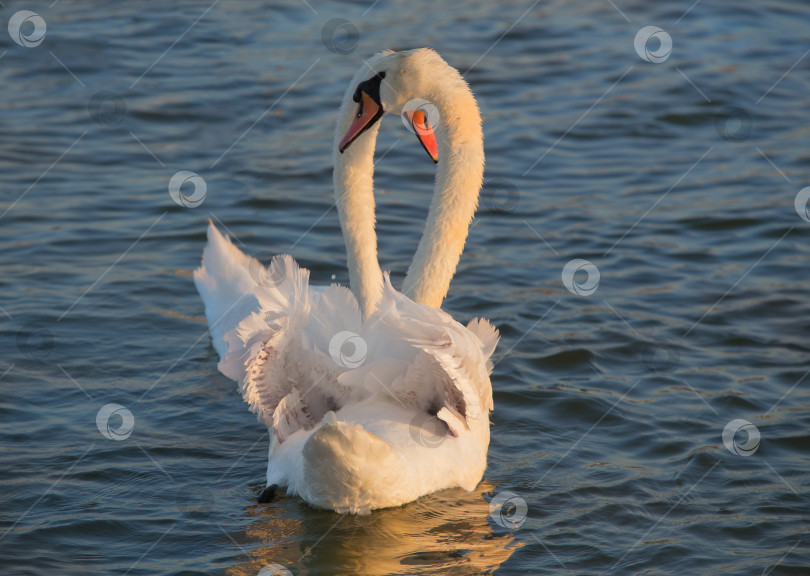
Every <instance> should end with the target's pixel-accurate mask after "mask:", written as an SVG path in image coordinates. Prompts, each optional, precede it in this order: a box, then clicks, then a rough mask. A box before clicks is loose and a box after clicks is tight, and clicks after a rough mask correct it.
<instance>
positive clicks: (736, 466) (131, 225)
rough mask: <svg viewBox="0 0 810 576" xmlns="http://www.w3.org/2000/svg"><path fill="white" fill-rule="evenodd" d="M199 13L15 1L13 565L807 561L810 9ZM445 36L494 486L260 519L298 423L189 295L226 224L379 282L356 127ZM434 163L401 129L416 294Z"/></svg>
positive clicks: (225, 570)
mask: <svg viewBox="0 0 810 576" xmlns="http://www.w3.org/2000/svg"><path fill="white" fill-rule="evenodd" d="M168 4H169V3H166V5H165V6H164V5H163V4H161V3H156V2H155V3H136V2H128V3H123V2H120V3H106V4H101V3H78V2H70V1H68V0H62V1H60V2H56V3H53V4H51V2H42V1H37V0H31V1H20V2H17V1H11V2H9V1H8V0H6V3H5V6H4V7H2V8H0V21H2V27H0V86H2V88H0V93H1V94H2V99H0V130H1V131H2V137H1V138H0V271H2V273H1V274H0V350H2V355H0V390H2V397H0V483H2V490H1V491H0V573H2V574H17V575H23V574H25V575H27V574H46V573H57V574H62V575H88V574H130V575H133V576H135V575H147V574H148V575H151V574H172V575H177V576H179V575H183V576H190V575H195V574H211V575H214V574H234V575H236V574H238V575H254V574H257V573H258V572H259V570H260V569H261V568H262V567H263V566H265V565H270V564H277V565H279V566H283V567H285V569H286V570H289V572H290V573H292V574H294V575H296V576H300V575H313V576H315V575H318V576H321V575H332V574H362V575H372V574H379V575H384V574H420V575H422V574H442V575H448V574H449V575H468V574H469V575H471V574H490V573H494V574H498V575H503V576H506V575H525V574H667V575H669V574H671V575H678V576H681V575H684V574H735V575H737V574H746V575H747V574H751V575H753V574H757V575H759V574H770V575H773V576H777V575H787V574H807V566H810V534H808V533H809V532H810V466H808V465H809V464H810V459H809V458H808V449H809V448H810V432H808V430H810V410H808V408H810V393H808V389H810V376H808V371H810V356H809V355H808V354H809V353H810V320H808V319H810V294H809V293H808V289H807V287H808V276H810V266H808V263H809V262H810V222H808V220H810V216H808V213H807V211H806V204H807V197H808V196H810V193H808V194H806V195H805V194H804V193H802V192H801V191H802V190H803V189H804V188H805V187H806V186H810V172H808V166H809V165H810V112H808V94H810V53H809V52H808V51H809V50H810V44H808V38H810V6H808V5H807V3H804V2H800V1H795V2H760V3H745V5H741V3H738V2H732V1H731V0H726V1H711V2H710V1H708V0H704V1H703V2H701V1H699V0H698V2H693V0H689V1H687V2H677V3H676V2H672V3H666V4H663V3H661V4H660V5H659V6H657V7H653V6H651V4H652V3H648V2H640V1H628V0H615V1H614V2H609V1H604V2H598V1H595V2H588V3H568V2H563V1H561V0H560V1H552V2H539V3H538V2H534V3H532V2H531V1H529V0H526V1H521V2H518V1H505V2H499V3H497V5H496V3H494V2H486V1H483V0H479V1H476V2H454V3H452V4H448V5H439V4H438V3H434V2H426V1H410V2H404V1H387V0H384V1H380V2H378V3H374V4H372V3H371V2H366V1H364V2H359V1H358V2H340V3H338V2H335V3H323V2H317V1H316V0H307V1H304V0H281V1H276V2H244V3H238V4H237V3H235V2H226V1H221V2H218V3H214V4H210V3H208V2H203V3H197V2H180V3H171V4H172V6H169V5H168ZM23 10H29V11H31V12H33V13H35V14H34V15H33V16H32V15H30V14H25V13H23V14H22V16H17V17H16V18H15V15H17V14H18V13H19V12H20V11H23ZM38 18H39V19H41V21H40V20H38ZM336 18H337V19H343V20H337V21H336V20H334V19H336ZM43 24H44V25H45V26H46V28H43V27H42V25H43ZM9 25H11V28H13V29H14V30H16V31H17V32H18V34H17V35H16V37H15V38H16V40H15V39H13V38H12V34H10V33H7V28H8V26H9ZM647 26H655V27H657V29H646V30H642V29H644V28H645V27H647ZM45 30H46V31H45ZM43 33H44V36H43V35H42V34H43ZM20 34H21V35H22V36H20ZM637 34H640V37H639V38H638V39H637V38H636V37H637ZM636 40H637V41H636ZM634 41H636V42H635V43H634ZM418 46H431V47H433V48H435V49H436V50H438V51H439V52H440V54H442V56H443V57H444V58H445V59H446V60H447V61H448V62H449V63H450V64H451V65H453V66H455V67H457V68H458V69H459V70H461V71H462V72H463V73H464V74H465V76H466V78H467V79H468V81H469V82H470V84H471V86H472V88H473V90H474V91H475V93H476V95H477V97H478V99H479V103H480V107H481V110H482V113H483V115H484V116H485V122H484V129H485V135H486V152H487V170H486V178H487V182H486V186H485V189H484V192H483V194H482V197H481V206H480V210H479V213H478V217H477V219H476V223H475V225H474V227H473V228H472V231H471V233H470V237H469V240H468V244H467V249H466V251H465V253H464V256H463V257H462V261H461V265H460V268H459V271H458V274H457V275H456V277H455V279H454V281H453V284H452V286H451V290H450V294H449V296H448V298H447V300H446V302H445V305H444V307H445V309H446V310H447V311H449V312H450V313H451V314H453V316H454V317H455V318H457V319H459V320H460V321H463V322H466V321H467V320H469V319H470V318H472V317H474V316H485V317H487V318H489V319H491V321H492V322H493V323H494V324H495V325H496V326H497V327H498V328H499V329H500V331H501V334H502V339H501V342H500V344H499V346H498V349H497V351H496V353H495V358H494V360H495V370H494V373H493V376H492V383H493V387H494V398H495V411H494V412H493V415H492V421H493V426H492V442H491V446H490V451H489V466H488V468H487V471H486V474H485V477H484V481H483V482H482V483H481V485H480V486H479V488H478V490H476V491H475V492H473V493H467V492H464V491H462V490H451V491H447V492H442V493H439V494H435V495H431V496H427V497H425V498H422V499H421V500H419V501H417V502H415V503H413V504H410V505H408V506H404V507H401V508H398V509H392V510H382V511H377V512H374V513H373V514H371V515H368V516H339V515H337V514H335V513H332V512H326V511H321V510H315V509H312V508H310V507H309V506H307V505H306V504H304V503H303V502H302V501H300V500H299V499H297V498H292V497H281V498H279V499H278V500H276V501H275V502H273V503H271V504H269V505H257V504H255V499H256V496H257V495H258V494H259V493H260V491H261V489H262V488H263V483H264V475H265V467H266V458H267V447H268V437H267V431H266V429H265V428H264V427H263V426H262V425H260V424H259V423H258V422H257V421H256V418H255V417H254V416H253V415H252V414H251V413H250V412H249V411H248V409H247V406H246V405H245V404H244V403H243V402H242V400H241V398H240V396H239V394H238V392H237V387H236V385H235V384H234V383H233V382H231V381H229V380H227V379H226V378H225V377H223V376H222V375H220V374H219V373H218V372H217V369H216V363H217V357H216V353H215V352H214V350H213V348H212V347H211V344H210V339H209V337H208V334H207V330H206V323H205V319H204V316H203V307H202V304H201V302H200V299H199V297H198V295H197V292H196V290H195V288H194V285H193V282H192V279H191V272H192V270H193V269H194V268H195V267H196V266H197V265H198V263H199V260H200V256H201V252H202V248H203V245H204V242H205V227H206V223H207V220H208V219H209V218H211V219H213V220H214V221H215V222H217V223H218V224H219V225H220V226H223V229H224V227H227V230H228V231H230V233H231V234H233V235H235V236H236V237H237V238H238V240H239V241H240V242H241V243H242V244H243V246H244V249H245V250H246V251H247V252H249V253H252V254H259V255H262V257H263V258H265V259H266V258H268V257H269V256H270V255H272V254H274V253H280V252H290V253H292V254H293V255H294V256H295V258H296V259H298V261H299V262H300V263H301V264H302V265H304V266H306V267H308V268H310V269H311V270H312V279H313V283H316V284H323V283H329V282H330V281H332V280H334V281H336V282H341V283H346V282H347V281H348V274H347V271H346V260H345V252H344V247H343V242H342V238H341V234H340V228H339V224H338V219H337V215H336V212H335V210H334V208H333V197H332V184H331V145H332V132H333V125H334V122H335V118H336V113H337V108H338V106H339V104H340V99H341V98H342V95H343V92H344V90H345V88H346V86H347V83H348V81H349V80H350V78H351V77H352V75H353V74H354V72H355V70H357V69H358V67H359V66H360V65H361V62H362V60H363V59H364V58H366V57H367V56H368V55H370V54H371V53H373V52H374V51H376V50H378V49H381V48H386V47H391V48H399V49H401V48H411V47H418ZM180 171H190V172H193V173H195V174H198V175H199V177H200V178H202V180H203V181H204V182H205V186H206V189H205V195H204V201H203V202H202V203H200V204H199V205H197V206H195V207H184V206H181V205H179V204H177V203H175V202H174V201H173V199H172V197H171V196H170V194H169V183H170V179H171V178H172V177H173V176H174V175H175V174H177V173H178V172H180ZM433 173H434V169H433V166H432V164H431V162H430V161H429V159H428V158H427V157H426V155H425V153H424V151H423V150H422V149H421V146H419V144H418V143H417V142H416V141H415V139H414V138H413V136H412V135H411V134H409V133H408V132H407V131H406V129H405V128H404V127H403V125H402V123H401V122H400V121H399V119H397V118H391V117H389V118H386V119H385V120H384V122H383V126H382V130H381V137H380V140H379V143H378V159H377V166H376V174H375V177H376V185H377V191H378V194H377V197H378V202H379V205H378V233H379V236H380V249H381V263H382V265H383V268H384V269H389V270H391V271H392V274H393V278H394V282H395V284H397V283H399V282H401V281H402V279H403V278H404V273H405V271H406V269H407V265H408V262H409V261H410V258H411V256H412V254H413V252H414V250H415V248H416V244H417V240H418V237H419V233H420V231H421V226H422V223H423V219H424V217H425V214H426V210H427V206H428V204H429V201H430V192H431V183H432V178H433ZM183 190H184V193H186V194H188V193H189V188H188V185H186V187H185V188H183ZM200 196H201V194H200ZM576 259H581V260H584V261H585V262H582V261H578V262H576V261H575V262H574V263H573V264H569V263H570V262H572V261H574V260H576ZM597 271H598V278H597V276H596V273H597ZM589 274H590V275H589ZM109 405H114V406H109ZM97 421H98V422H97ZM724 430H726V437H725V443H724ZM493 499H494V500H495V503H496V504H497V503H498V502H501V503H503V506H501V507H498V506H497V505H496V506H491V504H490V501H491V500H493ZM279 574H280V572H279Z"/></svg>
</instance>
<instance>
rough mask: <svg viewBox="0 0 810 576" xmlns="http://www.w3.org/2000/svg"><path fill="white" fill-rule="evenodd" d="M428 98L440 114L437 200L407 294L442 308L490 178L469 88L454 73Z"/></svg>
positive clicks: (405, 286) (411, 269) (409, 277)
mask: <svg viewBox="0 0 810 576" xmlns="http://www.w3.org/2000/svg"><path fill="white" fill-rule="evenodd" d="M451 70H452V72H454V73H455V74H452V75H450V76H449V80H448V78H447V77H445V79H444V81H443V82H442V84H441V88H442V89H441V90H436V91H435V94H434V95H433V97H432V98H431V97H428V98H427V99H428V100H429V101H430V102H431V103H433V105H435V106H436V108H437V109H438V111H439V116H440V121H439V123H438V126H436V127H434V133H435V134H436V141H437V143H438V149H439V163H438V166H437V171H436V181H435V187H434V193H433V199H432V200H431V203H430V210H429V212H428V218H427V222H426V223H425V229H424V232H423V233H422V238H421V240H420V241H419V247H418V248H417V250H416V254H415V255H414V258H413V260H412V262H411V265H410V267H409V268H408V274H407V276H406V277H405V282H404V283H403V285H402V292H403V293H404V294H405V295H406V296H408V297H409V298H411V299H412V300H414V301H415V302H420V303H422V304H427V305H429V306H432V307H434V308H439V307H441V305H442V301H443V300H444V297H445V296H446V295H447V291H448V289H449V288H450V281H451V280H452V278H453V275H454V274H455V272H456V267H457V266H458V262H459V259H460V258H461V253H462V252H463V251H464V244H465V242H466V240H467V234H468V232H469V228H470V223H471V222H472V219H473V216H474V215H475V210H476V208H477V206H478V194H479V192H480V190H481V184H482V182H483V176H484V139H483V132H482V129H481V114H480V112H479V111H478V105H477V104H476V102H475V98H474V96H473V94H472V92H471V91H470V88H469V86H467V83H466V82H465V81H464V79H463V78H462V77H461V75H460V74H458V72H457V71H456V70H454V69H451Z"/></svg>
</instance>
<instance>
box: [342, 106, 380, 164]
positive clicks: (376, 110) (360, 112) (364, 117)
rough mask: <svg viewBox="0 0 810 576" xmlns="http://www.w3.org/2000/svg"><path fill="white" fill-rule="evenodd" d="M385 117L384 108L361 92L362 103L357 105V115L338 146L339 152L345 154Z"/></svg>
mask: <svg viewBox="0 0 810 576" xmlns="http://www.w3.org/2000/svg"><path fill="white" fill-rule="evenodd" d="M382 115H383V109H382V106H380V105H379V104H377V103H376V102H375V101H374V99H373V98H372V97H371V96H369V95H368V94H366V93H365V92H360V103H359V104H358V105H357V114H355V116H354V120H352V123H351V125H350V126H349V129H348V130H347V131H346V135H345V136H344V137H343V139H342V140H341V141H340V144H338V150H340V153H341V154H343V151H344V150H346V148H348V147H349V144H351V143H352V142H354V141H355V140H357V137H358V136H360V134H362V133H363V132H365V131H366V130H368V129H369V128H371V126H372V125H373V124H374V122H376V121H377V120H379V119H380V117H381V116H382Z"/></svg>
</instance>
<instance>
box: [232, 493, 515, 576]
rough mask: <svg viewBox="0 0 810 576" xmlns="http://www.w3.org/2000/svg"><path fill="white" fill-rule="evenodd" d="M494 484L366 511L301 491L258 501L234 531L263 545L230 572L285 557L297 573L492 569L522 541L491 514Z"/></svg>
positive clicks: (250, 574) (460, 575) (456, 573)
mask: <svg viewBox="0 0 810 576" xmlns="http://www.w3.org/2000/svg"><path fill="white" fill-rule="evenodd" d="M494 489H495V488H494V486H492V485H491V484H488V483H486V482H482V483H481V484H480V485H479V486H478V488H477V489H476V490H475V491H473V492H466V491H464V490H461V489H452V490H445V491H442V492H438V493H435V494H431V495H429V496H425V497H423V498H421V499H419V500H418V501H416V502H412V503H411V504H407V505H405V506H400V507H398V508H386V509H383V510H376V511H374V512H372V513H371V514H367V515H365V516H362V515H354V514H343V515H340V514H336V513H334V512H330V511H324V510H316V509H314V508H310V507H309V506H307V505H306V504H304V503H303V502H301V501H300V500H298V499H297V498H283V499H281V500H280V501H278V502H277V503H276V504H274V505H271V506H252V507H250V508H248V509H247V510H246V513H247V515H248V516H250V517H251V518H253V522H252V523H251V524H250V526H249V527H248V528H247V529H246V530H245V531H244V532H243V533H236V534H229V536H230V537H231V538H232V539H233V540H234V541H235V542H239V543H240V544H242V543H244V548H245V549H249V548H250V547H251V546H250V544H251V543H256V542H260V543H261V544H260V545H259V547H258V548H255V549H253V550H252V551H250V552H248V553H249V554H250V557H251V558H250V560H249V561H247V562H243V563H240V564H237V565H235V566H232V567H230V568H229V569H228V570H227V573H228V574H231V575H234V576H237V575H238V576H256V574H258V573H259V571H260V570H261V568H262V567H263V566H265V565H268V564H277V565H280V566H283V567H284V568H286V569H287V570H289V572H290V573H291V574H293V575H294V576H303V575H306V574H313V575H314V574H354V575H357V576H372V575H380V576H382V575H389V574H420V575H422V574H425V575H427V574H437V575H438V574H441V575H446V576H472V575H474V574H475V575H477V574H490V573H492V572H493V571H495V570H496V569H497V568H498V567H499V566H500V565H501V564H502V563H504V562H505V561H506V560H508V559H509V557H510V556H511V555H512V553H513V552H514V551H515V550H517V549H518V548H520V546H521V544H520V542H519V540H517V539H516V538H515V531H513V530H509V529H506V528H502V527H501V526H498V525H497V524H496V523H495V522H494V521H493V519H492V518H491V517H490V508H489V503H488V500H489V496H488V497H487V499H486V500H485V499H484V494H486V493H488V492H492V491H494ZM281 573H282V574H283V572H281Z"/></svg>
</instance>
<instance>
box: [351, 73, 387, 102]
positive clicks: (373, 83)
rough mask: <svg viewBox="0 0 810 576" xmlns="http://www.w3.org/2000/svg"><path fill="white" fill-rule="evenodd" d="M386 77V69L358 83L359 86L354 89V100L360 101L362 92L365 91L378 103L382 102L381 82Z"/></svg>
mask: <svg viewBox="0 0 810 576" xmlns="http://www.w3.org/2000/svg"><path fill="white" fill-rule="evenodd" d="M383 78H385V71H383V72H377V74H375V75H374V76H372V77H371V78H369V79H368V80H363V81H362V82H360V84H358V85H357V88H356V89H355V90H354V94H353V95H352V100H354V101H355V102H360V100H361V97H360V93H361V92H365V93H366V94H368V95H369V96H371V98H372V100H374V102H376V103H377V104H380V83H381V82H382V81H383Z"/></svg>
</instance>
